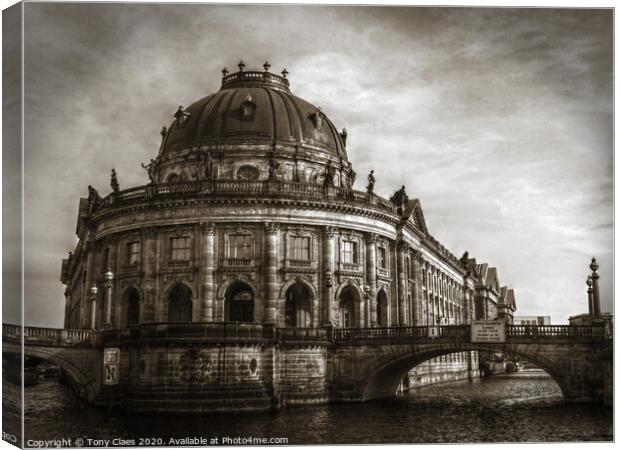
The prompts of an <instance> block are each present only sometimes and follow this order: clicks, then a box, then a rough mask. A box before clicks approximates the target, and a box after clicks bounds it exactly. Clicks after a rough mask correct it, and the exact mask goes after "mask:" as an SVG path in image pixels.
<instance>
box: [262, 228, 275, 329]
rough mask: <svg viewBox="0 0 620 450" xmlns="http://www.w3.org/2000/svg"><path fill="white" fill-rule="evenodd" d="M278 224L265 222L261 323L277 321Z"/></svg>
mask: <svg viewBox="0 0 620 450" xmlns="http://www.w3.org/2000/svg"><path fill="white" fill-rule="evenodd" d="M278 231H279V228H278V224H274V223H266V224H265V236H266V239H267V242H266V253H267V255H266V256H267V258H266V264H265V309H264V315H263V323H266V324H273V325H277V321H278V316H277V312H278Z"/></svg>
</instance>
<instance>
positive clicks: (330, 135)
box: [160, 65, 347, 160]
mask: <svg viewBox="0 0 620 450" xmlns="http://www.w3.org/2000/svg"><path fill="white" fill-rule="evenodd" d="M243 67H244V66H243V65H240V69H241V70H240V71H239V72H236V73H232V74H228V73H227V72H226V71H224V77H223V78H222V86H221V88H220V90H219V91H218V92H216V93H215V94H212V95H208V96H207V97H204V98H202V99H200V100H198V101H196V102H194V103H193V104H191V105H190V106H189V107H187V108H185V109H181V108H180V109H179V111H177V114H176V115H175V118H176V119H175V121H174V122H173V123H172V125H171V126H170V128H169V130H168V132H167V134H166V135H165V137H164V140H163V143H162V148H161V152H160V154H161V155H162V156H164V157H165V156H166V154H169V153H171V152H175V151H177V150H181V149H184V148H188V147H196V146H205V145H206V146H208V147H210V148H211V149H212V150H215V151H222V152H226V148H230V146H236V145H239V144H246V145H247V144H254V145H257V146H260V147H264V145H270V146H273V148H274V149H275V148H276V146H285V147H291V146H297V147H302V148H309V149H312V150H318V151H319V152H321V151H323V152H327V153H328V154H329V156H332V157H336V158H338V159H340V158H344V159H345V160H346V159H347V155H346V151H345V143H344V142H343V136H341V135H340V133H339V132H338V131H337V129H336V128H335V127H334V125H333V124H332V123H331V121H330V120H329V119H328V118H327V117H326V116H325V114H324V113H323V112H322V111H321V110H320V108H318V107H316V106H314V105H312V104H311V103H309V102H307V101H305V100H303V99H301V98H299V97H296V96H294V95H293V94H292V93H291V91H290V89H289V81H288V79H287V78H286V77H285V76H286V72H284V73H283V75H284V76H279V75H275V74H273V73H271V72H269V71H267V70H265V71H244V70H243ZM265 67H266V69H268V68H269V66H268V65H266V66H265ZM326 156H327V155H326Z"/></svg>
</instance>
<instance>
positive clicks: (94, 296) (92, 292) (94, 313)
mask: <svg viewBox="0 0 620 450" xmlns="http://www.w3.org/2000/svg"><path fill="white" fill-rule="evenodd" d="M97 292H99V289H97V286H95V285H94V284H93V285H92V286H91V288H90V300H91V310H90V327H91V328H92V329H93V330H94V329H95V323H96V322H95V320H96V318H97Z"/></svg>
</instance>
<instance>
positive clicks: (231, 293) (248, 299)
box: [225, 283, 254, 322]
mask: <svg viewBox="0 0 620 450" xmlns="http://www.w3.org/2000/svg"><path fill="white" fill-rule="evenodd" d="M225 307H226V310H225V320H226V321H228V322H254V292H253V291H252V289H251V288H250V287H249V286H248V285H247V284H245V283H235V284H234V285H232V286H231V287H229V288H228V290H227V291H226V305H225Z"/></svg>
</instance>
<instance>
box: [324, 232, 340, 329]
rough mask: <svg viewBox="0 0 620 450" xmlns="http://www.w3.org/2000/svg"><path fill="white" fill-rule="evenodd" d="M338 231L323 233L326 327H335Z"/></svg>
mask: <svg viewBox="0 0 620 450" xmlns="http://www.w3.org/2000/svg"><path fill="white" fill-rule="evenodd" d="M336 234H337V229H336V228H334V227H326V228H325V230H324V233H323V273H324V282H323V296H324V297H325V298H324V301H323V306H324V308H325V310H324V316H323V320H324V321H325V326H333V325H334V311H333V305H332V303H333V298H332V297H333V285H334V280H333V277H334V267H335V265H336V254H335V249H334V241H335V238H336Z"/></svg>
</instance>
